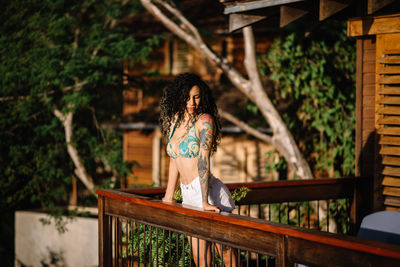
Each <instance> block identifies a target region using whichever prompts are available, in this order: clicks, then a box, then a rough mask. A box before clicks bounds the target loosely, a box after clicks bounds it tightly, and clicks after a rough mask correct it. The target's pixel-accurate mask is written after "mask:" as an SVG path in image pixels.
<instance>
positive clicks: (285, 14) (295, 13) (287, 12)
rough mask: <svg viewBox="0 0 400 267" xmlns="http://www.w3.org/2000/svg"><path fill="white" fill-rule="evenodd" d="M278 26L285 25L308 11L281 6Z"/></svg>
mask: <svg viewBox="0 0 400 267" xmlns="http://www.w3.org/2000/svg"><path fill="white" fill-rule="evenodd" d="M280 13H281V16H280V27H281V28H282V27H285V26H286V25H288V24H289V23H291V22H292V21H295V20H296V19H299V18H301V17H303V16H304V15H306V14H307V13H308V11H307V10H303V9H298V8H294V7H289V6H281V8H280Z"/></svg>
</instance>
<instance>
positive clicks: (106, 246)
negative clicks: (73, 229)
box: [98, 196, 112, 267]
mask: <svg viewBox="0 0 400 267" xmlns="http://www.w3.org/2000/svg"><path fill="white" fill-rule="evenodd" d="M105 201H106V200H105V197H103V196H100V197H99V199H98V208H99V215H98V216H99V217H98V221H99V266H100V267H103V266H111V265H112V262H111V224H110V216H108V215H105V212H104V204H105Z"/></svg>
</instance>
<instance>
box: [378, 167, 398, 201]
mask: <svg viewBox="0 0 400 267" xmlns="http://www.w3.org/2000/svg"><path fill="white" fill-rule="evenodd" d="M382 174H384V175H391V176H396V177H400V168H399V167H388V166H386V167H384V168H383V171H382ZM399 190H400V189H399ZM399 192H400V191H399ZM399 196H400V194H399Z"/></svg>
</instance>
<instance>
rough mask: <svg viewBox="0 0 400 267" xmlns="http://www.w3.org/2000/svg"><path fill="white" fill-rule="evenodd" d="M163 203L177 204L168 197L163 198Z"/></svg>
mask: <svg viewBox="0 0 400 267" xmlns="http://www.w3.org/2000/svg"><path fill="white" fill-rule="evenodd" d="M161 201H162V202H164V203H175V202H176V201H175V200H174V199H173V198H167V197H163V198H162V199H161Z"/></svg>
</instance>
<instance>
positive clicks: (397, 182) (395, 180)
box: [382, 176, 400, 187]
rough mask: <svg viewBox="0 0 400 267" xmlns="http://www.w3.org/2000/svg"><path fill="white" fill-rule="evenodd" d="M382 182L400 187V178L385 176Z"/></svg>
mask: <svg viewBox="0 0 400 267" xmlns="http://www.w3.org/2000/svg"><path fill="white" fill-rule="evenodd" d="M382 184H383V185H387V186H393V187H400V178H394V177H390V176H385V177H383V181H382Z"/></svg>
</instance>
